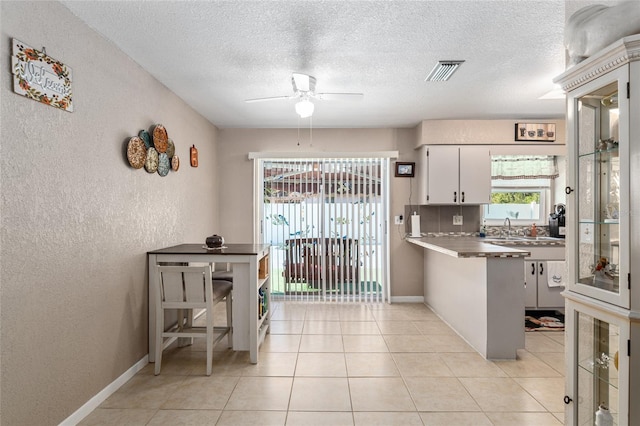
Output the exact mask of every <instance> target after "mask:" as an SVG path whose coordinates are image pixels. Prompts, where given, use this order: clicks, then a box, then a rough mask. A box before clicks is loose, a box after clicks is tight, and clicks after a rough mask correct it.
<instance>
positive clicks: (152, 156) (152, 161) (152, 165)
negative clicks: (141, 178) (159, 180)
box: [144, 147, 158, 173]
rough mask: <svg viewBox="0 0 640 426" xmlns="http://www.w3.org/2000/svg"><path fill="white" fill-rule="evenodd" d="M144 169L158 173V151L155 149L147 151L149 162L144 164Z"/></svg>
mask: <svg viewBox="0 0 640 426" xmlns="http://www.w3.org/2000/svg"><path fill="white" fill-rule="evenodd" d="M144 168H145V170H146V171H148V172H149V173H155V172H157V171H158V151H156V150H155V148H153V147H152V148H149V149H147V160H146V161H145V162H144Z"/></svg>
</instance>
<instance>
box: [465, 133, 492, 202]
mask: <svg viewBox="0 0 640 426" xmlns="http://www.w3.org/2000/svg"><path fill="white" fill-rule="evenodd" d="M459 164H460V203H461V204H487V203H489V201H490V199H491V155H490V152H489V147H486V146H461V147H460V163H459Z"/></svg>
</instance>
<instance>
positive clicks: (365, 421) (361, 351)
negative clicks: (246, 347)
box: [81, 302, 564, 426]
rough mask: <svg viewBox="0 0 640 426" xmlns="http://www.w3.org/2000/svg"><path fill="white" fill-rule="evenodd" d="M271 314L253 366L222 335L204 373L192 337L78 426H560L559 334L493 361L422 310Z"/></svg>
mask: <svg viewBox="0 0 640 426" xmlns="http://www.w3.org/2000/svg"><path fill="white" fill-rule="evenodd" d="M218 306H220V305H218ZM272 308H273V315H272V326H271V334H270V335H268V336H267V338H266V340H265V342H264V344H263V345H262V347H261V349H260V362H259V363H258V364H257V365H252V364H250V363H249V358H248V353H247V352H233V351H231V350H229V349H227V348H226V344H225V343H226V339H223V341H222V342H221V343H220V344H219V345H218V346H217V347H216V352H215V354H214V366H213V374H212V375H211V376H210V377H207V376H206V375H205V374H204V373H205V355H206V352H205V349H204V345H203V342H202V341H196V343H194V344H193V345H192V346H187V347H183V348H177V347H170V348H169V349H167V350H166V351H165V354H164V356H163V363H162V372H161V374H160V375H159V376H154V375H153V364H149V365H147V366H146V367H145V368H144V369H143V370H142V371H140V372H139V373H138V374H137V375H136V376H135V377H133V378H132V379H131V380H130V381H129V382H127V383H126V384H125V385H124V386H122V388H121V389H119V390H118V391H117V392H115V393H114V394H113V395H112V396H111V397H109V398H108V399H107V400H106V401H104V402H103V403H102V404H101V405H100V407H98V408H97V409H96V410H94V411H93V412H92V413H91V414H90V415H89V416H87V417H86V418H85V419H84V421H83V422H82V423H81V424H83V425H103V424H117V425H177V424H185V425H187V424H188V425H261V426H263V425H332V426H337V425H367V426H369V425H403V426H405V425H407V426H409V425H447V426H455V425H518V426H523V425H535V426H543V425H561V424H563V418H564V414H563V410H564V407H563V403H562V397H563V395H564V392H563V389H564V373H563V370H564V366H563V351H564V336H563V333H561V332H548V333H544V332H529V333H527V334H526V347H525V349H522V350H520V351H519V352H518V359H517V360H515V361H496V362H492V361H486V360H485V359H483V358H482V357H481V356H480V355H478V354H477V353H476V352H475V351H474V350H473V349H472V348H471V347H470V346H468V345H467V344H466V343H465V342H464V341H463V340H462V339H461V338H460V337H458V335H457V334H455V333H454V332H453V331H452V330H451V329H450V328H449V327H448V326H447V325H446V324H444V323H443V322H442V321H441V320H440V319H439V318H438V317H437V316H436V315H435V314H434V313H433V312H431V311H430V310H429V309H428V308H427V307H425V306H424V305H422V304H393V305H360V304H326V303H322V304H312V303H300V302H274V303H273V304H272ZM216 317H217V315H216ZM221 318H224V317H223V316H222V315H221Z"/></svg>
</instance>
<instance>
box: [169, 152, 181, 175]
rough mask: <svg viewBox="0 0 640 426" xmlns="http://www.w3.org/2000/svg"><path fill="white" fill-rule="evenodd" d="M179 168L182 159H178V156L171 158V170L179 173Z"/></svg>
mask: <svg viewBox="0 0 640 426" xmlns="http://www.w3.org/2000/svg"><path fill="white" fill-rule="evenodd" d="M179 168H180V159H179V158H178V156H177V155H174V156H173V157H172V158H171V170H173V171H174V172H177V171H178V169H179Z"/></svg>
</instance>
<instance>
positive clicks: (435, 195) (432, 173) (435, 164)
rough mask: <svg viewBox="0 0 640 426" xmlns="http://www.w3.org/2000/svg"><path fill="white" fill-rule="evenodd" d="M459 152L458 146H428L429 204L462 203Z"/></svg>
mask: <svg viewBox="0 0 640 426" xmlns="http://www.w3.org/2000/svg"><path fill="white" fill-rule="evenodd" d="M458 152H459V148H458V147H457V146H447V145H434V146H430V147H429V148H428V157H427V163H428V167H427V203H428V204H458V203H460V189H459V187H458V180H459V177H458Z"/></svg>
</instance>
